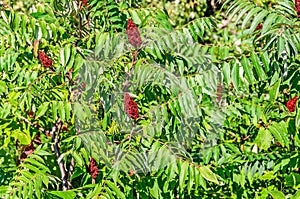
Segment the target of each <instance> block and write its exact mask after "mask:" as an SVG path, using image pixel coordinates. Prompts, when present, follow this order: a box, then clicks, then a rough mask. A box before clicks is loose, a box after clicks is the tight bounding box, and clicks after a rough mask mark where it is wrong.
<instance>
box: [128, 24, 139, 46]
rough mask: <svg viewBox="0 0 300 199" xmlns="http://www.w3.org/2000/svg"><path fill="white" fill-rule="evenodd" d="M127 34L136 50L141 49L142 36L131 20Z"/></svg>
mask: <svg viewBox="0 0 300 199" xmlns="http://www.w3.org/2000/svg"><path fill="white" fill-rule="evenodd" d="M126 34H127V37H128V41H129V43H130V44H131V45H133V46H134V47H135V48H137V47H140V46H141V45H142V39H141V36H140V32H139V29H138V27H137V26H136V25H135V23H133V21H132V20H131V19H128V22H127V30H126Z"/></svg>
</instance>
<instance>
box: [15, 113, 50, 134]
mask: <svg viewBox="0 0 300 199" xmlns="http://www.w3.org/2000/svg"><path fill="white" fill-rule="evenodd" d="M20 118H21V119H22V120H24V121H25V122H26V123H28V124H29V125H30V126H32V127H34V128H36V129H38V130H40V131H42V132H44V133H49V130H46V129H44V128H43V127H40V126H39V125H38V124H33V123H32V122H31V121H29V120H28V119H27V118H25V117H23V116H20Z"/></svg>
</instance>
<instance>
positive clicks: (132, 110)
mask: <svg viewBox="0 0 300 199" xmlns="http://www.w3.org/2000/svg"><path fill="white" fill-rule="evenodd" d="M124 109H125V112H126V113H127V115H128V116H129V117H130V118H132V119H134V120H136V119H137V118H138V117H139V108H138V105H137V104H136V102H135V101H133V99H132V98H131V97H130V95H129V93H125V95H124Z"/></svg>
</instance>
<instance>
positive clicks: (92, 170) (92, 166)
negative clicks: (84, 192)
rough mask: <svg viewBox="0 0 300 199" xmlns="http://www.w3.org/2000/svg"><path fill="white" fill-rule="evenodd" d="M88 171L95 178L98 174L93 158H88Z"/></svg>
mask: <svg viewBox="0 0 300 199" xmlns="http://www.w3.org/2000/svg"><path fill="white" fill-rule="evenodd" d="M88 173H89V174H91V176H92V178H93V179H95V178H97V176H98V174H99V171H98V167H97V163H96V161H95V159H94V158H91V159H90V166H89V168H88Z"/></svg>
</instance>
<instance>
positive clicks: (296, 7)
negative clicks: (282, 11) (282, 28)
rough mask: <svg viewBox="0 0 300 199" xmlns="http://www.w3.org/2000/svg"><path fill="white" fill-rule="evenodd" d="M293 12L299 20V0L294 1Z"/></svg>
mask: <svg viewBox="0 0 300 199" xmlns="http://www.w3.org/2000/svg"><path fill="white" fill-rule="evenodd" d="M295 10H296V12H297V15H298V18H300V0H295Z"/></svg>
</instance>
